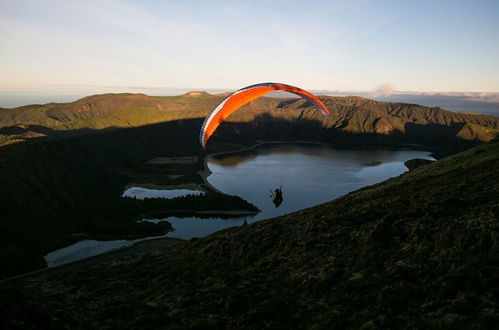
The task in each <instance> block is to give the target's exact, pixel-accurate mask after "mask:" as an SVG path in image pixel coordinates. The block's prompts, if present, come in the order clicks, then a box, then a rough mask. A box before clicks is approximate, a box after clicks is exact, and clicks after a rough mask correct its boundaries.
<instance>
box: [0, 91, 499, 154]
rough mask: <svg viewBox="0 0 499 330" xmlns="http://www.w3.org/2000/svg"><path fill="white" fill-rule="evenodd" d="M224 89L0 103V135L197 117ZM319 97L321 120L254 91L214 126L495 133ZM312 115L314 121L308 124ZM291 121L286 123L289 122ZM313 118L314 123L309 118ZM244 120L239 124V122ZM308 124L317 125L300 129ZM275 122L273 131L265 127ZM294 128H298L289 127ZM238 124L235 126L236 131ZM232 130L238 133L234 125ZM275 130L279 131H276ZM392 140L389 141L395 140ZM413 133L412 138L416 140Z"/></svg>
mask: <svg viewBox="0 0 499 330" xmlns="http://www.w3.org/2000/svg"><path fill="white" fill-rule="evenodd" d="M224 97H225V95H210V94H208V93H206V92H189V93H186V94H184V95H181V96H173V97H157V96H147V95H144V94H103V95H94V96H89V97H85V98H83V99H80V100H77V101H75V102H72V103H64V104H58V103H49V104H46V105H31V106H23V107H18V108H13V109H1V110H0V127H1V128H0V143H1V142H2V140H1V139H2V138H3V141H4V142H5V141H13V140H16V139H26V138H31V137H39V136H44V135H52V136H57V135H59V136H60V135H64V136H66V135H67V134H69V133H70V132H71V133H73V134H83V133H84V134H88V133H90V132H91V131H96V130H102V129H112V128H119V127H138V126H143V125H149V124H155V123H160V122H165V121H174V120H184V119H195V118H204V117H206V116H207V114H208V113H209V112H210V111H211V110H212V109H213V108H214V107H215V106H216V105H217V104H218V103H219V102H221V101H222V99H223V98H224ZM321 100H322V101H323V102H324V103H325V104H326V106H327V107H328V108H329V110H330V111H331V113H332V116H331V119H330V120H329V121H327V122H325V121H323V119H322V117H321V115H320V114H319V113H318V112H317V111H316V110H315V109H314V108H313V107H312V106H311V104H309V103H307V102H306V101H305V100H303V99H297V98H290V99H282V98H260V99H257V100H255V101H253V102H251V103H250V104H248V105H246V106H245V107H244V108H243V109H241V110H240V111H237V112H236V113H234V115H233V116H231V117H230V118H229V120H228V122H229V123H242V124H244V123H251V128H252V129H255V128H256V129H258V130H260V131H259V133H258V134H256V135H255V132H251V133H250V132H248V133H245V131H244V127H243V128H242V129H239V127H237V125H236V126H232V127H235V129H229V128H228V127H229V126H230V125H229V124H225V126H227V127H226V133H223V127H222V130H221V132H220V133H219V134H218V135H220V136H224V134H229V135H232V134H236V135H237V134H242V136H240V139H241V140H245V139H248V138H250V139H255V138H265V137H266V136H268V137H270V138H275V137H276V136H279V135H282V134H284V133H286V134H288V135H289V136H288V137H289V138H290V139H293V138H295V139H296V138H307V137H308V138H315V139H322V140H324V139H325V140H327V142H331V141H333V142H334V140H335V136H337V135H341V134H343V133H348V134H375V135H378V136H381V137H383V136H385V137H387V136H397V137H396V139H395V140H396V141H401V138H400V135H404V136H406V137H408V138H409V141H406V140H407V139H404V142H422V144H425V143H426V144H427V143H430V144H431V143H432V141H433V140H438V139H440V138H442V137H445V138H450V137H452V138H456V139H461V140H464V141H490V140H492V139H494V138H495V137H496V136H498V135H499V118H496V117H492V116H486V115H479V114H471V113H455V112H451V111H446V110H443V109H440V108H429V107H423V106H419V105H415V104H406V103H390V102H381V101H373V100H369V99H365V98H362V97H331V96H323V97H321ZM314 123H315V124H314ZM291 124H292V125H291ZM317 124H319V125H317ZM243 126H244V125H243ZM308 128H313V129H317V128H321V129H322V130H321V131H322V133H321V134H320V136H318V134H317V132H315V133H313V134H307V132H304V131H306V130H307V129H308ZM269 130H275V131H276V133H277V134H270V135H269V134H268V132H267V131H269ZM297 130H298V131H299V132H298V133H297ZM241 131H242V132H243V133H241ZM237 132H239V133H237ZM281 133H282V134H281ZM395 140H394V141H395ZM419 140H420V141H419Z"/></svg>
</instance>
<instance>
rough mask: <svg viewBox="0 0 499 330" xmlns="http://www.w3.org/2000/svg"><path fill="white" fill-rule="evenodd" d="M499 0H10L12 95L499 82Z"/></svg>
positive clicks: (8, 90)
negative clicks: (272, 85) (267, 85)
mask: <svg viewBox="0 0 499 330" xmlns="http://www.w3.org/2000/svg"><path fill="white" fill-rule="evenodd" d="M498 17H499V1H486V0H482V1H477V0H474V1H446V0H434V1H368V0H359V1H346V0H342V1H303V0H300V1H293V0H286V1H280V0H273V1H258V0H252V1H217V0H212V1H201V0H199V1H192V0H182V1H154V0H141V1H133V0H123V1H118V0H110V1H107V0H102V1H95V0H87V1H81V0H78V1H72V0H61V1H58V0H45V1H39V0H0V97H1V96H2V95H3V96H9V95H10V96H12V95H17V94H30V93H31V94H37V93H38V94H40V93H48V94H50V93H52V94H80V93H87V94H91V93H92V92H94V91H95V92H99V91H102V90H104V91H118V92H122V91H140V90H145V91H152V92H151V94H154V91H156V94H158V93H161V92H163V91H165V92H166V91H167V90H168V89H170V90H174V89H178V90H182V89H186V90H187V89H189V90H234V89H238V88H241V87H244V86H247V85H250V84H254V83H258V82H265V81H275V82H283V83H288V84H292V85H296V86H299V87H301V88H305V89H311V90H337V91H371V92H373V93H375V94H376V93H381V94H387V95H388V94H391V93H393V92H394V91H416V92H427V93H428V92H437V91H438V92H476V93H483V92H488V93H499V19H498Z"/></svg>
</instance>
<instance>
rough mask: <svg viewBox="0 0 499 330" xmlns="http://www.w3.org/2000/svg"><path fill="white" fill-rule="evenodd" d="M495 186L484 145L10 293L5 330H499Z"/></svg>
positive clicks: (495, 160) (493, 164)
mask: <svg viewBox="0 0 499 330" xmlns="http://www.w3.org/2000/svg"><path fill="white" fill-rule="evenodd" d="M332 101H333V100H331V102H332ZM353 101H354V102H357V101H361V100H353ZM293 103H294V101H293ZM390 109H392V111H393V108H392V107H391V106H390ZM395 112H396V113H397V114H398V115H399V116H400V117H402V118H404V117H405V116H412V114H411V113H417V111H416V110H415V109H414V108H413V110H412V111H409V110H404V111H400V112H397V111H395ZM433 115H434V116H435V117H436V118H439V119H438V120H441V121H442V122H444V121H445V120H449V118H452V117H451V115H448V114H446V113H445V112H443V113H442V112H440V111H435V112H434V113H433ZM394 117H395V116H394ZM445 118H447V119H445ZM498 177H499V142H495V143H486V144H484V145H482V146H479V147H477V148H474V149H471V150H469V151H466V152H464V153H460V154H456V155H453V156H450V157H447V158H444V159H441V160H439V161H437V162H435V163H432V164H428V165H424V166H421V167H418V168H416V169H414V170H412V171H410V172H407V173H405V174H402V175H401V176H399V177H397V178H392V179H389V180H387V181H385V182H383V183H380V184H376V185H374V186H370V187H366V188H363V189H360V190H358V191H355V192H352V193H350V194H348V195H346V196H344V197H341V198H339V199H337V200H335V201H333V202H328V203H325V204H322V205H319V206H315V207H312V208H309V209H306V210H302V211H299V212H295V213H292V214H288V215H284V216H281V217H279V218H275V219H271V220H266V221H262V222H258V223H255V224H251V225H247V226H242V227H237V228H230V229H227V230H224V231H221V232H218V233H215V234H212V235H210V236H208V237H205V238H201V239H197V240H191V241H189V242H188V243H187V244H184V245H179V246H176V247H175V248H172V249H167V250H163V251H159V252H155V253H150V254H143V255H140V256H135V257H129V258H123V259H121V260H114V261H112V262H108V263H103V264H100V265H96V266H93V267H89V268H87V269H80V270H77V271H74V272H66V273H61V274H53V275H49V276H39V277H32V278H29V279H25V280H19V281H17V282H10V283H4V284H2V285H1V286H0V297H1V299H0V306H1V308H0V311H1V312H0V320H1V321H2V323H3V324H4V325H5V326H6V327H7V328H9V327H12V328H16V327H24V328H31V327H34V326H39V324H43V325H45V326H46V327H47V328H49V327H52V328H62V327H71V328H91V329H112V328H158V329H201V328H203V329H208V328H210V329H267V328H268V329H276V328H299V329H306V328H308V329H345V328H347V329H372V328H379V329H401V328H411V329H458V328H466V329H486V328H495V327H497V324H498V322H499V282H498V274H499V222H498V219H499V200H498V198H497V196H499V180H497V178H498Z"/></svg>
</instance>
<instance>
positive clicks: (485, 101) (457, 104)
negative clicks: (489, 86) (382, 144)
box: [0, 86, 499, 117]
mask: <svg viewBox="0 0 499 330" xmlns="http://www.w3.org/2000/svg"><path fill="white" fill-rule="evenodd" d="M243 87H244V86H243ZM385 87H386V86H385ZM234 90H235V89H228V88H227V89H222V88H220V89H210V88H174V87H154V88H146V87H134V88H116V87H111V86H109V87H107V88H102V87H101V88H97V89H94V90H92V89H89V90H87V93H82V92H80V93H77V92H76V91H75V90H72V89H69V90H68V89H62V93H52V92H51V91H47V90H45V91H43V90H38V92H34V93H26V92H21V91H7V92H5V91H2V90H1V89H0V107H2V108H15V107H18V106H23V105H31V104H46V103H51V102H55V103H69V102H73V101H76V100H78V99H80V98H83V97H85V96H89V95H95V94H105V93H142V94H146V95H150V96H175V95H181V94H185V93H187V92H190V91H206V92H208V93H210V94H217V93H223V92H233V91H234ZM310 91H311V92H312V93H314V94H316V95H327V96H361V97H366V98H370V99H373V100H379V101H387V102H403V103H414V104H420V105H423V106H428V107H440V108H443V109H446V110H451V111H456V112H457V111H465V112H475V113H482V114H487V115H493V116H496V117H499V93H477V92H467V93H464V92H462V93H460V92H431V93H429V92H411V91H396V90H390V89H389V88H380V89H378V90H371V91H329V90H310ZM268 96H271V97H272V96H273V97H294V95H293V94H290V93H282V92H277V93H271V94H269V95H268Z"/></svg>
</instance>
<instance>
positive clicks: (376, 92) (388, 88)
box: [368, 82, 395, 97]
mask: <svg viewBox="0 0 499 330" xmlns="http://www.w3.org/2000/svg"><path fill="white" fill-rule="evenodd" d="M393 93H395V87H393V85H392V84H391V83H389V82H386V83H384V84H381V85H379V86H377V87H376V88H374V89H373V90H372V91H370V92H369V93H368V95H369V96H370V97H379V96H390V95H392V94H393Z"/></svg>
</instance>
